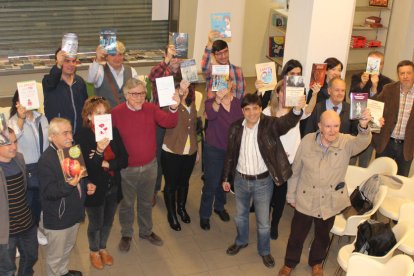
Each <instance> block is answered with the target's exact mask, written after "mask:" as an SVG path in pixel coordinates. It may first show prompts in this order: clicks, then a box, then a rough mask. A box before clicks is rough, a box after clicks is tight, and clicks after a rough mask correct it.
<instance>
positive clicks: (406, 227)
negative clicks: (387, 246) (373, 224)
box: [337, 221, 412, 272]
mask: <svg viewBox="0 0 414 276" xmlns="http://www.w3.org/2000/svg"><path fill="white" fill-rule="evenodd" d="M411 229H412V226H411V225H410V224H409V223H408V222H406V221H401V222H399V223H398V224H397V225H395V226H394V227H393V228H392V231H393V232H394V235H395V239H396V240H397V243H396V244H395V245H394V246H393V247H392V248H391V250H390V251H389V252H388V253H387V254H386V255H385V256H382V257H376V256H369V257H370V258H371V259H372V260H375V261H377V262H380V263H386V262H387V261H388V260H389V259H391V257H392V255H393V254H394V251H395V250H396V249H397V248H398V247H399V246H400V245H401V244H402V243H403V242H404V241H405V239H406V238H407V237H408V235H409V234H410V232H411ZM355 241H356V239H355V240H354V242H353V243H352V244H347V245H345V246H343V247H342V248H341V249H340V250H339V252H338V257H337V261H338V264H339V266H340V268H339V269H342V270H343V271H345V272H346V271H347V270H348V261H349V259H350V257H351V256H353V255H356V254H358V255H364V254H362V253H359V252H352V251H354V249H355V245H354V244H355Z"/></svg>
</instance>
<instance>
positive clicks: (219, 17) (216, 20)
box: [210, 12, 231, 38]
mask: <svg viewBox="0 0 414 276" xmlns="http://www.w3.org/2000/svg"><path fill="white" fill-rule="evenodd" d="M230 18H231V16H230V13H229V12H220V13H212V14H210V23H211V29H212V30H214V31H217V32H219V33H220V35H221V37H222V38H227V37H231V27H230V23H231V19H230Z"/></svg>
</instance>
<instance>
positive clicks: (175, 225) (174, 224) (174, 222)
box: [167, 214, 181, 231]
mask: <svg viewBox="0 0 414 276" xmlns="http://www.w3.org/2000/svg"><path fill="white" fill-rule="evenodd" d="M167 219H168V223H169V224H170V227H171V229H173V230H174V231H181V225H180V223H179V222H178V219H177V216H176V215H172V214H167Z"/></svg>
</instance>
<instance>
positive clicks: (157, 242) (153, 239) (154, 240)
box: [139, 232, 164, 246]
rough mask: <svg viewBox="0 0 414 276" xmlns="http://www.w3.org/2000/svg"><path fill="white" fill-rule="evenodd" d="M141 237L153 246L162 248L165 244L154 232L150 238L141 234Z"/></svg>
mask: <svg viewBox="0 0 414 276" xmlns="http://www.w3.org/2000/svg"><path fill="white" fill-rule="evenodd" d="M139 237H140V238H141V239H143V240H148V241H149V242H150V243H152V244H153V245H157V246H161V245H163V244H164V242H163V241H162V239H161V238H160V237H159V236H157V234H155V233H154V232H151V234H149V235H148V236H144V235H141V234H139Z"/></svg>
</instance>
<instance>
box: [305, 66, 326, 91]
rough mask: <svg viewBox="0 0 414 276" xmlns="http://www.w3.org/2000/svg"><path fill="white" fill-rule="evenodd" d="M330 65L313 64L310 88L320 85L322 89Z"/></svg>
mask: <svg viewBox="0 0 414 276" xmlns="http://www.w3.org/2000/svg"><path fill="white" fill-rule="evenodd" d="M327 67H328V64H326V63H314V64H312V72H311V79H310V83H309V87H310V88H311V87H313V85H314V84H315V83H318V84H319V85H320V86H321V87H322V86H323V84H324V82H325V75H326V68H327Z"/></svg>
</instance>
